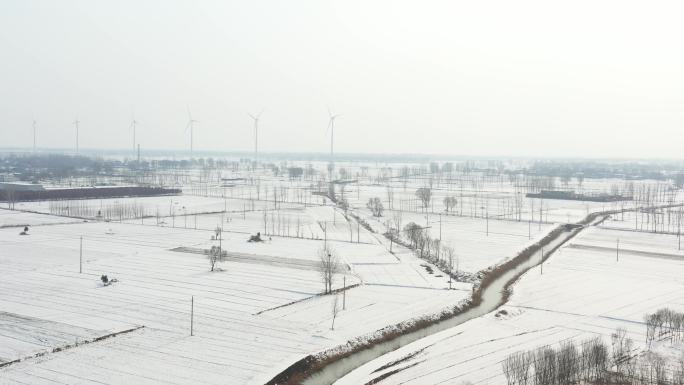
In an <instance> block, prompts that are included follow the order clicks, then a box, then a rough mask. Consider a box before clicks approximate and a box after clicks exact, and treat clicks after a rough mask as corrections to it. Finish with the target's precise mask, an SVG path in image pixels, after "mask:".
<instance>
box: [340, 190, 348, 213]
mask: <svg viewBox="0 0 684 385" xmlns="http://www.w3.org/2000/svg"><path fill="white" fill-rule="evenodd" d="M342 191H344V190H342ZM337 207H339V208H341V209H342V212H343V213H344V219H347V220H348V218H347V212H348V211H349V202H348V201H347V198H345V197H344V196H342V198H340V199H339V200H338V201H337Z"/></svg>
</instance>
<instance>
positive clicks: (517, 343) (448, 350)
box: [337, 228, 684, 385]
mask: <svg viewBox="0 0 684 385" xmlns="http://www.w3.org/2000/svg"><path fill="white" fill-rule="evenodd" d="M616 233H619V234H622V235H623V238H621V239H624V241H625V243H626V244H628V245H629V246H630V247H631V248H633V249H634V250H635V251H634V252H629V253H623V254H620V255H619V261H618V260H617V258H616V257H617V256H616V250H615V249H603V248H595V249H588V248H582V247H577V246H581V245H592V246H601V245H606V246H607V245H609V244H612V241H613V240H614V236H615V235H616ZM668 238H669V239H668ZM673 238H675V237H674V236H672V235H669V236H667V235H660V236H658V237H653V236H652V235H651V234H635V233H632V232H628V233H625V232H616V231H608V230H602V229H598V228H592V229H588V230H586V231H585V232H583V233H582V234H581V235H580V236H578V237H577V238H576V239H574V240H573V241H572V242H571V243H570V244H568V245H567V246H565V247H563V248H561V249H560V250H559V252H558V253H557V254H555V255H554V256H552V257H551V259H549V260H548V261H547V262H546V263H544V267H543V274H542V270H541V268H539V267H537V268H534V269H532V270H530V271H528V272H527V273H526V274H525V275H524V276H523V277H522V278H521V279H520V280H519V282H518V283H517V284H516V285H515V286H514V293H513V296H512V298H511V300H510V302H509V303H508V304H507V305H505V306H503V307H502V308H500V311H497V312H493V313H490V314H488V315H486V316H485V317H481V318H478V319H475V320H472V321H469V322H466V323H464V324H461V325H459V326H457V327H455V328H453V329H449V330H446V331H443V332H441V333H438V334H435V335H432V336H429V337H427V338H424V339H422V340H420V341H418V342H416V343H413V344H410V345H407V346H405V347H403V348H401V349H399V350H397V351H395V352H392V353H391V354H388V355H386V356H383V357H381V358H380V359H376V360H374V361H372V362H370V363H368V364H366V365H364V366H362V367H360V368H359V369H357V370H355V371H354V372H352V373H350V374H349V375H347V376H345V377H344V378H342V379H341V380H339V381H338V382H337V384H359V383H366V382H368V381H370V380H372V379H374V378H377V377H379V376H382V375H383V374H387V377H386V378H385V379H384V380H382V382H381V383H383V384H399V383H401V384H424V383H430V384H441V383H444V384H446V383H449V384H451V383H460V382H464V381H472V382H473V383H475V384H485V383H486V384H493V385H498V384H506V379H505V377H504V375H503V372H502V369H501V363H502V361H503V360H504V359H505V358H506V356H507V355H509V354H511V353H514V352H519V351H524V350H533V349H536V348H537V347H541V346H545V345H548V346H553V347H558V346H559V344H560V343H562V342H565V341H576V342H578V343H579V342H581V341H582V340H585V339H587V338H591V337H595V336H599V337H601V338H603V339H604V340H605V341H606V342H607V343H608V344H609V346H610V335H611V333H613V332H614V331H615V329H616V328H618V327H622V328H625V329H626V330H627V336H628V337H629V338H631V339H632V340H633V341H634V346H635V349H636V350H635V352H636V353H637V354H639V353H641V352H643V351H644V350H646V349H647V347H646V344H645V332H646V327H645V326H644V324H643V317H644V315H645V314H646V313H653V312H655V311H656V310H657V309H659V308H662V307H669V308H672V309H673V310H675V311H682V310H684V294H683V293H684V291H683V290H682V289H683V288H684V286H683V285H684V281H683V280H682V278H681V277H682V276H683V275H682V274H683V273H684V256H681V257H678V256H677V257H672V258H654V256H653V255H651V254H649V253H654V252H657V253H664V252H666V251H667V252H668V253H671V254H677V253H675V248H674V247H673V244H674V243H675V242H674V240H673ZM636 250H639V251H641V252H642V253H639V252H638V251H636ZM652 349H653V350H656V351H659V352H660V353H662V354H663V355H664V356H665V357H668V358H669V359H670V360H675V359H678V358H679V356H680V355H681V353H682V346H681V345H680V344H674V345H670V343H669V341H659V342H656V343H655V344H654V346H653V348H652ZM394 371H396V373H390V372H394Z"/></svg>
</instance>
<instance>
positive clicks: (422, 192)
mask: <svg viewBox="0 0 684 385" xmlns="http://www.w3.org/2000/svg"><path fill="white" fill-rule="evenodd" d="M416 196H417V197H418V199H420V201H421V203H423V208H424V209H425V210H427V208H428V207H430V201H431V200H432V189H430V188H429V187H421V188H419V189H418V190H416Z"/></svg>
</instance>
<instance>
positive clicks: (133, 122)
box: [129, 114, 138, 152]
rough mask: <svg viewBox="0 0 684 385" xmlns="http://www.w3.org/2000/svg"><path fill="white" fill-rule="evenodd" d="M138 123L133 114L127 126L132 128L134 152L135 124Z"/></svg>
mask: <svg viewBox="0 0 684 385" xmlns="http://www.w3.org/2000/svg"><path fill="white" fill-rule="evenodd" d="M136 124H138V121H137V120H135V114H134V115H133V120H131V125H130V126H129V127H130V128H133V152H135V125H136Z"/></svg>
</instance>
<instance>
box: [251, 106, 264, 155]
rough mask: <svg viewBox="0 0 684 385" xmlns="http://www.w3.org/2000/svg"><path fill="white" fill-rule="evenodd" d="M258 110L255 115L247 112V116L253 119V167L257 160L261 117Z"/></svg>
mask: <svg viewBox="0 0 684 385" xmlns="http://www.w3.org/2000/svg"><path fill="white" fill-rule="evenodd" d="M262 113H263V111H262V112H260V113H258V114H257V115H256V116H254V115H252V114H249V116H250V117H251V118H252V119H253V120H254V167H256V165H257V163H258V162H259V118H260V117H261V114H262Z"/></svg>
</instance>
